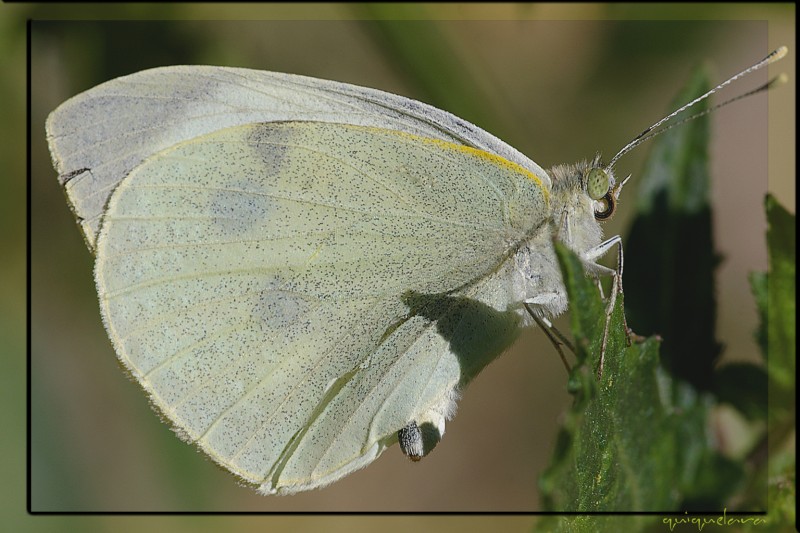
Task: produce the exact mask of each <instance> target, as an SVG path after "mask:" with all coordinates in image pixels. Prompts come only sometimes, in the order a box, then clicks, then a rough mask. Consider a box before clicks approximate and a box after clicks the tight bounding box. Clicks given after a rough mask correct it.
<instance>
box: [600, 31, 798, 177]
mask: <svg viewBox="0 0 800 533" xmlns="http://www.w3.org/2000/svg"><path fill="white" fill-rule="evenodd" d="M787 52H788V49H787V48H786V47H785V46H781V47H780V48H778V49H777V50H774V51H773V52H772V53H770V54H769V55H768V56H767V57H765V58H764V59H762V60H761V61H759V62H758V63H756V64H754V65H752V66H750V67H748V68H746V69H744V70H743V71H741V72H739V73H738V74H736V75H734V76H732V77H730V78H728V79H727V80H725V81H724V82H722V83H720V84H719V85H717V86H716V87H714V88H713V89H711V90H710V91H708V92H706V93H705V94H703V95H702V96H698V97H697V98H695V99H694V100H692V101H691V102H689V103H688V104H686V105H684V106H682V107H681V108H680V109H677V110H675V111H673V112H672V113H670V114H669V115H667V116H666V117H664V118H662V119H661V120H659V121H658V122H656V123H655V124H653V125H652V126H650V127H649V128H647V129H645V130H644V131H643V132H641V133H640V134H639V135H637V136H636V137H634V138H633V140H632V141H631V142H629V143H628V144H626V145H625V146H624V147H623V148H622V150H620V151H619V152H617V155H615V156H614V157H613V158H611V162H610V163H609V164H608V167H607V168H608V169H611V168H613V167H614V164H615V163H616V162H617V160H618V159H619V158H620V157H622V156H623V155H625V154H627V153H628V152H630V151H631V150H633V149H634V148H636V147H637V146H639V145H640V144H641V143H643V142H645V141H646V140H648V139H652V138H653V137H655V136H656V135H660V134H661V133H664V132H665V131H667V130H669V129H671V128H673V127H674V126H677V125H679V124H683V123H685V122H688V121H690V120H694V119H695V118H698V117H701V116H703V115H706V114H708V113H710V112H711V111H713V110H716V109H719V108H720V107H722V106H725V105H728V104H730V103H733V102H735V101H736V100H740V99H742V98H745V97H747V96H751V95H753V94H756V93H759V92H761V91H765V90H768V89H770V88H772V87H773V86H775V85H776V84H777V83H779V82H782V81H785V79H786V78H785V76H778V77H776V78H773V79H772V80H770V81H769V82H768V83H765V84H764V85H762V86H760V87H758V88H756V89H753V90H752V91H748V92H746V93H744V94H742V95H739V96H737V97H734V98H731V99H730V100H727V101H725V102H723V103H721V104H719V105H716V106H714V107H712V108H710V109H707V110H705V111H703V112H701V113H697V114H696V115H693V116H691V117H689V118H686V119H684V120H682V121H680V122H676V123H675V124H672V125H670V126H668V127H665V128H663V129H661V130H657V131H654V130H656V128H658V127H659V126H661V125H662V124H664V123H665V122H667V121H669V120H671V119H672V118H674V117H675V115H678V114H679V113H681V112H683V111H685V110H686V109H688V108H690V107H692V106H693V105H695V104H696V103H698V102H700V101H702V100H705V99H706V98H708V97H709V96H711V95H712V94H714V93H716V92H717V91H719V90H720V89H722V88H723V87H725V86H727V85H730V84H731V83H733V82H734V81H736V80H738V79H739V78H742V77H744V76H746V75H748V74H750V73H751V72H754V71H756V70H758V69H760V68H761V67H764V66H766V65H769V64H770V63H774V62H775V61H778V60H779V59H781V58H783V57H784V56H785V55H786V53H787Z"/></svg>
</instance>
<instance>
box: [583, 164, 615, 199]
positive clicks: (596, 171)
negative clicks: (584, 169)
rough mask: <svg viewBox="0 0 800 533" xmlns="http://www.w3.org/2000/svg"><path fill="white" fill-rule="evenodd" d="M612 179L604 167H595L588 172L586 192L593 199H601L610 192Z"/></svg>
mask: <svg viewBox="0 0 800 533" xmlns="http://www.w3.org/2000/svg"><path fill="white" fill-rule="evenodd" d="M610 186H611V180H609V179H608V174H606V171H605V170H603V169H602V168H593V169H592V170H590V171H589V173H588V174H586V194H588V195H589V197H590V198H591V199H592V200H599V199H601V198H602V197H604V196H605V195H606V193H608V189H609V187H610Z"/></svg>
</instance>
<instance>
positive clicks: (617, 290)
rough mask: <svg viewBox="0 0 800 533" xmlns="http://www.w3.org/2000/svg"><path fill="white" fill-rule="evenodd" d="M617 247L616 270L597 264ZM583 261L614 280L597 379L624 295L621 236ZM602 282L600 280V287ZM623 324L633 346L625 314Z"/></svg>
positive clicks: (605, 244)
mask: <svg viewBox="0 0 800 533" xmlns="http://www.w3.org/2000/svg"><path fill="white" fill-rule="evenodd" d="M615 245H616V246H617V267H616V268H615V269H611V268H608V267H605V266H603V265H599V264H597V263H596V262H595V261H596V260H597V259H599V258H600V257H602V256H603V255H605V254H606V253H607V252H608V251H609V250H610V249H611V248H612V247H613V246H615ZM582 259H583V260H584V261H586V262H587V263H588V264H589V265H591V267H592V269H593V270H595V271H596V272H597V273H598V274H606V275H610V276H611V278H612V282H611V283H612V284H611V294H610V295H609V297H608V303H607V305H606V311H605V314H606V321H605V325H604V327H603V341H602V343H601V345H600V365H599V367H598V370H597V377H598V378H600V377H601V376H602V375H603V364H604V362H605V355H606V346H607V345H608V330H609V327H610V326H611V314H612V313H613V311H614V305H616V303H617V295H618V294H622V268H623V264H624V261H623V254H622V238H621V237H620V236H619V235H615V236H614V237H611V238H610V239H608V240H606V241H604V242H602V243H600V244H598V245H597V246H595V247H594V248H592V249H590V250H589V251H587V252H586V253H585V254H583V257H582ZM599 285H600V282H599V280H598V286H599ZM600 294H601V295H602V287H600ZM622 320H623V323H624V324H625V337H626V341H627V343H628V346H630V344H631V338H630V329H629V328H628V323H627V320H626V319H625V314H624V313H623V315H622Z"/></svg>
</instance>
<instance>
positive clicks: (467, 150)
mask: <svg viewBox="0 0 800 533" xmlns="http://www.w3.org/2000/svg"><path fill="white" fill-rule="evenodd" d="M362 127H363V128H364V129H368V130H369V129H371V130H375V131H380V132H388V133H392V134H394V135H397V136H399V137H406V138H409V139H411V140H414V141H420V142H423V143H425V144H433V145H435V146H438V147H439V148H444V149H449V150H455V151H457V152H461V153H464V154H467V155H472V156H475V157H479V158H481V159H483V160H485V161H488V162H489V163H492V164H495V165H497V166H500V167H505V168H506V169H508V170H510V171H511V172H516V173H519V174H522V175H523V176H525V177H526V178H528V179H529V180H532V181H533V182H535V183H536V184H537V185H538V186H539V187H540V188H541V189H542V191H543V192H544V195H545V198H546V199H547V200H549V199H550V198H549V197H550V194H549V191H548V190H547V188H546V187H545V186H544V184H543V183H542V180H541V179H540V178H539V176H537V175H536V174H534V173H533V172H531V171H530V170H528V169H527V168H525V167H523V166H520V165H518V164H517V163H514V162H512V161H509V160H508V159H505V158H504V157H500V156H499V155H496V154H492V153H490V152H486V151H484V150H479V149H477V148H472V147H471V146H464V145H463V144H455V143H451V142H448V141H442V140H441V139H433V138H431V137H422V136H420V135H414V134H413V133H408V132H405V131H398V130H390V129H387V128H378V127H374V126H362Z"/></svg>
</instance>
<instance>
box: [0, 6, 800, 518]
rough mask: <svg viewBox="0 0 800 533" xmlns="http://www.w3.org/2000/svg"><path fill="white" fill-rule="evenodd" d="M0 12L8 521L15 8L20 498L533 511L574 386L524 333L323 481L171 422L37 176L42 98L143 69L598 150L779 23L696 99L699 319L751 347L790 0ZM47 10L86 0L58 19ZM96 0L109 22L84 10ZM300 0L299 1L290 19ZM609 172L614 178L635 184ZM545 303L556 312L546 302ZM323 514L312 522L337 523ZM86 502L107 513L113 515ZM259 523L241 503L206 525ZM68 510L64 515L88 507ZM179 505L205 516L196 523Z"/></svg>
mask: <svg viewBox="0 0 800 533" xmlns="http://www.w3.org/2000/svg"><path fill="white" fill-rule="evenodd" d="M0 13H1V14H2V15H1V17H2V18H0V36H2V37H0V46H2V48H1V49H0V51H1V52H3V57H4V72H5V73H6V74H5V76H4V79H3V82H2V87H0V91H2V92H0V96H2V101H3V102H4V105H3V106H2V113H3V118H4V119H5V120H3V122H2V124H3V129H4V131H3V135H2V137H3V139H4V142H3V143H0V144H2V152H0V153H2V154H3V161H4V162H6V163H5V165H6V169H7V171H8V170H10V172H8V173H9V174H10V176H9V178H8V179H5V180H2V187H4V189H3V190H2V191H0V198H2V199H3V200H4V207H3V209H2V210H0V212H2V215H1V216H2V217H3V218H2V222H3V224H4V225H3V227H5V228H10V229H11V231H7V232H5V234H4V235H5V238H6V239H7V241H8V242H7V243H6V246H5V249H6V253H5V254H4V260H3V261H2V267H3V269H4V270H5V272H4V274H5V275H4V277H3V279H4V280H6V281H5V283H4V284H3V286H2V290H0V298H1V300H0V305H2V312H3V317H4V320H3V321H2V325H0V346H2V349H3V350H4V351H7V352H8V353H7V356H6V357H3V361H5V362H6V364H7V365H8V368H7V369H6V370H5V371H3V372H2V373H1V374H2V376H3V377H2V380H3V382H2V390H3V391H4V395H5V396H4V400H5V401H4V402H3V408H2V413H3V415H4V420H5V419H7V421H6V423H5V427H6V428H7V429H6V431H5V433H6V435H10V434H13V435H14V436H15V437H14V438H13V439H8V438H5V439H2V444H0V445H1V446H3V447H4V449H3V452H4V453H3V454H2V456H3V458H4V459H3V460H4V470H3V471H5V472H10V473H13V476H12V478H11V479H13V480H14V481H16V482H15V483H7V484H5V487H6V488H5V489H4V492H5V493H4V494H0V500H2V501H3V502H4V503H3V504H0V505H3V506H9V509H12V508H13V509H14V513H15V515H16V516H17V518H18V519H22V509H23V506H24V501H23V494H24V491H23V479H24V455H23V451H24V445H25V439H24V438H23V436H24V430H25V410H24V402H23V397H24V394H25V381H24V375H25V359H24V353H25V350H24V346H25V344H24V334H23V332H24V331H25V319H24V318H23V317H24V314H23V309H24V302H25V293H24V286H25V285H24V282H23V277H24V272H25V255H24V254H25V245H24V233H23V228H24V227H25V226H24V222H23V220H24V217H25V215H26V208H25V205H26V204H25V185H24V184H25V181H24V180H23V179H22V178H21V176H23V168H24V166H23V165H24V157H23V153H24V145H23V136H22V131H23V125H24V120H25V117H24V101H25V100H24V94H25V92H24V91H25V78H24V75H25V37H26V27H25V19H26V18H31V19H33V21H32V22H30V25H29V31H28V35H29V36H30V48H29V50H30V86H29V87H30V140H29V142H30V153H31V160H30V175H29V182H28V183H29V187H30V189H29V192H30V195H29V198H30V204H29V206H30V211H29V215H30V223H29V230H30V247H29V251H30V263H29V268H30V308H29V311H30V319H29V325H30V348H29V356H30V359H29V361H30V374H29V375H30V426H29V427H30V439H29V445H30V462H31V476H30V478H29V483H30V497H31V500H30V505H31V510H33V511H55V512H69V511H85V512H93V511H264V512H271V511H300V512H306V511H398V512H403V511H455V512H459V511H461V512H475V511H536V510H538V509H539V505H540V503H539V497H538V492H537V487H536V480H537V476H538V475H539V473H540V472H541V470H542V469H543V468H544V467H545V466H546V465H547V464H548V462H549V460H550V456H551V454H552V447H553V441H554V438H555V435H556V428H557V424H558V422H559V416H560V415H561V413H562V412H563V411H564V409H565V407H566V406H567V405H568V404H569V402H570V397H569V395H568V394H567V393H566V391H565V385H566V379H565V378H566V375H565V373H564V370H563V368H562V366H561V363H560V361H559V360H558V357H557V355H556V354H555V353H554V351H553V349H552V348H551V347H550V345H549V344H548V343H547V341H546V340H545V339H544V335H542V334H541V333H540V332H537V331H527V332H525V333H524V334H523V335H522V337H521V339H520V342H518V343H517V345H516V346H515V347H514V348H513V349H512V350H511V351H510V352H509V353H507V354H505V355H504V356H502V357H501V358H499V359H498V360H497V361H496V362H494V363H493V364H492V365H490V366H489V367H488V368H487V369H486V370H485V371H484V372H483V373H482V374H481V376H480V377H478V378H477V379H476V380H475V382H473V384H472V385H471V386H470V387H469V389H468V390H467V391H466V393H465V394H464V397H463V399H462V400H461V402H460V403H459V412H458V413H457V415H456V417H455V419H454V420H453V421H451V422H450V423H449V425H448V429H447V435H446V436H445V438H444V440H443V441H442V443H441V444H440V445H439V447H438V448H437V450H436V451H435V452H434V453H433V454H431V455H430V456H429V457H426V458H425V460H424V461H422V462H420V463H418V464H412V463H410V462H409V461H408V460H407V459H406V458H405V457H404V456H403V455H402V453H401V452H400V451H399V449H397V448H396V447H395V448H391V449H389V450H387V451H386V453H384V455H383V456H381V457H380V458H379V459H378V460H377V461H376V462H375V463H373V464H372V465H370V466H369V467H367V468H366V469H364V470H361V471H359V472H357V473H355V474H352V475H350V476H348V477H346V478H345V479H343V480H341V481H339V482H337V483H335V484H334V485H331V486H329V487H327V488H325V489H322V490H317V491H312V492H309V493H305V494H299V495H296V496H290V497H262V496H258V495H257V494H256V493H255V492H254V491H253V490H251V489H249V488H244V487H240V486H238V485H237V484H236V482H235V480H234V479H233V477H232V476H230V475H229V474H227V473H226V472H224V471H222V470H221V469H220V468H218V467H216V466H215V465H213V464H212V463H211V462H210V461H208V460H206V459H205V458H204V457H203V456H202V455H201V454H200V453H198V452H197V451H196V450H195V449H194V448H192V447H191V446H189V445H186V444H184V443H183V442H181V441H180V440H179V439H177V438H176V437H175V435H174V434H173V433H172V432H171V430H170V429H169V428H168V427H167V426H166V425H165V424H163V423H162V422H161V421H160V420H159V419H158V417H157V416H156V415H155V414H154V412H153V411H152V410H151V409H150V407H149V406H148V404H147V400H146V398H145V396H144V395H143V394H142V393H141V392H140V391H139V390H138V388H137V386H136V385H134V384H133V383H132V382H131V381H130V380H128V379H127V378H126V377H125V375H124V373H123V372H122V371H121V369H120V368H119V366H118V364H117V361H116V357H115V356H114V352H113V350H112V348H111V345H110V343H109V341H108V340H107V337H106V334H105V331H104V330H103V326H102V324H101V321H100V316H99V311H98V307H97V300H96V295H95V292H94V285H93V280H92V258H91V257H90V255H89V253H88V252H87V250H86V248H85V246H84V243H83V241H82V238H81V236H80V234H79V231H78V228H77V227H76V225H75V223H74V220H73V219H72V215H71V213H70V211H69V209H68V207H67V204H66V202H65V200H64V196H63V194H62V192H61V190H60V188H59V186H58V183H57V181H56V174H55V172H54V171H53V169H52V166H51V164H50V157H49V154H48V151H47V146H46V142H45V137H44V121H45V118H46V116H47V114H48V113H49V112H50V111H52V110H53V109H54V108H55V107H57V106H58V105H59V104H60V103H61V102H63V101H64V100H66V99H67V98H69V97H71V96H74V95H75V94H77V93H79V92H81V91H83V90H86V89H89V88H91V87H93V86H94V85H96V84H98V83H101V82H103V81H107V80H109V79H111V78H113V77H116V76H120V75H124V74H128V73H132V72H135V71H137V70H141V69H145V68H150V67H155V66H160V65H172V64H214V65H227V66H240V67H249V68H256V69H264V70H275V71H282V72H291V73H297V74H304V75H309V76H314V77H319V78H328V79H334V80H338V81H344V82H349V83H354V84H359V85H365V86H369V87H374V88H378V89H383V90H386V91H389V92H394V93H398V94H402V95H405V96H409V97H412V98H416V99H419V100H422V101H425V102H428V103H430V104H433V105H436V106H438V107H441V108H443V109H446V110H448V111H451V112H453V113H455V114H457V115H459V116H461V117H463V118H465V119H467V120H470V121H472V122H474V123H476V124H477V125H479V126H481V127H483V128H484V129H486V130H488V131H489V132H491V133H493V134H495V135H497V136H498V137H500V138H502V139H503V140H505V141H506V142H508V143H509V144H511V145H512V146H514V147H516V148H517V149H519V150H520V151H521V152H523V153H525V154H527V155H528V156H529V157H531V158H532V159H534V160H535V161H536V162H537V163H539V164H540V165H541V166H543V167H545V168H548V167H550V166H552V165H553V164H557V163H563V162H573V161H575V160H578V159H583V158H589V157H591V156H593V155H594V153H595V152H596V151H598V150H599V151H601V152H602V153H604V154H606V155H607V156H609V157H610V156H611V155H613V153H615V152H616V151H617V150H618V149H619V148H620V147H621V146H623V145H624V144H625V143H626V142H628V141H629V140H630V139H631V138H632V137H633V136H634V135H636V134H637V133H638V132H639V131H641V130H642V129H644V128H645V127H646V126H648V125H649V124H651V123H652V122H654V121H655V120H656V119H658V118H660V117H661V116H663V115H664V114H665V113H666V112H667V111H669V110H668V109H666V106H667V104H668V102H669V101H670V100H671V98H672V97H673V96H674V94H675V93H677V91H678V90H679V89H680V88H681V87H682V86H683V84H684V83H685V81H686V80H687V78H688V76H689V73H690V71H691V69H692V68H693V67H694V66H696V65H697V64H698V63H699V62H702V61H707V62H708V63H709V64H710V65H712V67H713V69H714V72H716V73H717V76H716V78H719V79H720V81H721V80H722V79H723V77H727V76H729V75H730V74H733V73H734V72H736V71H738V70H740V69H741V68H743V67H745V66H747V65H749V64H750V63H752V62H754V61H756V60H757V59H760V58H761V57H763V56H764V55H766V53H767V52H768V51H769V50H771V49H772V48H775V47H777V46H778V45H780V44H786V45H788V46H789V47H790V56H789V59H787V60H784V61H783V62H781V63H779V64H777V65H776V66H775V67H773V69H772V72H774V73H777V72H787V73H788V74H789V84H788V87H781V88H780V89H778V90H775V91H772V93H771V94H770V95H769V96H768V97H766V96H763V95H762V96H759V97H755V98H751V99H748V100H746V101H745V102H742V103H738V104H735V105H734V106H731V107H730V108H727V109H725V110H723V111H721V112H719V113H716V114H715V115H714V118H713V119H712V128H713V130H712V138H713V142H712V153H711V160H712V175H713V185H712V186H713V196H712V205H713V208H714V209H715V212H714V216H715V220H714V223H715V239H716V243H717V250H718V252H719V253H721V254H722V255H723V256H724V262H723V263H722V264H721V266H720V268H719V270H718V303H719V319H718V320H719V327H718V330H719V335H718V337H719V339H720V340H721V341H722V342H723V343H725V345H726V351H725V353H724V355H723V360H757V355H756V354H757V349H756V347H755V343H754V342H753V340H752V332H753V331H754V329H755V327H756V314H755V307H754V304H753V302H752V297H751V296H750V291H749V286H748V284H747V281H746V273H747V272H749V271H751V270H765V269H766V266H767V265H766V251H765V243H764V232H765V230H766V224H765V219H764V214H763V207H762V206H763V196H764V193H765V192H766V191H767V190H768V188H769V190H771V191H773V192H774V193H775V194H776V195H777V196H778V199H779V201H780V202H781V203H783V204H784V205H786V206H787V207H788V208H789V209H790V210H791V211H795V205H794V196H795V189H794V187H795V166H794V165H795V158H794V154H795V125H794V116H795V108H794V106H795V100H794V96H795V86H794V80H795V72H794V65H795V59H794V58H795V54H796V47H795V46H794V45H795V25H794V7H793V6H790V5H784V6H781V5H764V6H762V5H749V4H736V5H706V6H703V5H699V6H693V5H678V6H670V5H663V6H659V7H657V8H653V7H650V6H636V5H625V6H610V5H502V4H500V5H496V4H492V5H481V4H469V5H462V4H453V5H447V6H437V5H425V6H414V5H405V6H381V5H365V6H362V5H358V6H351V5H347V4H338V5H318V6H312V5H306V6H294V7H293V6H282V5H266V6H257V5H248V6H242V5H238V6H237V5H226V6H215V5H213V4H207V5H192V4H172V5H162V6H150V5H144V4H142V5H136V6H123V7H115V8H114V9H113V10H107V11H102V10H100V8H98V7H93V8H91V9H89V8H86V10H84V11H82V10H81V8H73V7H70V8H67V7H64V8H63V9H59V8H58V7H54V6H47V7H45V6H35V5H28V6H8V5H3V6H1V7H0ZM63 17H69V18H73V19H78V18H80V19H83V21H81V22H72V21H61V20H58V19H60V18H63ZM220 17H224V18H226V19H228V20H219V18H220ZM93 18H102V19H105V20H103V21H97V22H92V21H89V19H93ZM110 18H113V19H128V20H119V21H110V20H109V19H110ZM309 18H314V19H316V20H303V19H309ZM43 19H48V20H47V21H44V20H43ZM130 19H141V20H139V21H136V22H132V21H130ZM156 19H157V20H156ZM201 19H210V20H201ZM277 19H295V20H277ZM402 19H406V20H402ZM489 19H493V20H489ZM674 19H689V20H674ZM702 19H706V20H702ZM736 19H738V20H736ZM766 79H767V78H766V74H765V73H764V74H763V75H762V74H759V75H756V76H754V77H753V79H751V80H748V81H747V82H745V83H743V84H742V86H741V88H738V89H734V90H733V91H731V92H726V93H725V94H726V95H734V94H739V93H740V92H741V91H742V90H743V89H744V88H746V87H753V86H755V85H757V84H758V82H759V81H764V80H766ZM723 98H724V96H723ZM717 101H720V100H717ZM646 153H647V148H646V147H643V148H640V149H638V150H636V151H634V152H633V153H632V154H630V155H629V156H626V157H625V158H623V159H622V160H621V161H620V162H619V164H618V165H617V173H618V174H623V175H625V174H627V173H629V172H630V173H633V174H634V179H633V180H632V184H633V185H634V186H635V183H636V181H635V176H636V174H637V172H639V170H640V168H641V162H642V160H643V158H644V157H645V156H646ZM743 176H744V177H747V179H743V178H742V177H743ZM767 176H769V178H767ZM625 192H626V193H627V198H632V193H633V191H632V190H629V189H628V188H626V190H625ZM625 199H626V196H625V195H623V198H622V202H621V205H620V214H619V215H618V216H617V217H615V219H614V220H613V221H611V222H610V223H608V224H607V225H606V231H607V234H615V233H621V234H623V235H624V234H625V228H626V222H627V220H628V216H627V215H629V214H632V213H630V211H632V210H630V209H626V204H625ZM631 204H632V201H631ZM629 205H630V204H629ZM687 260H689V261H690V260H691V258H687ZM560 324H562V325H563V326H565V327H564V328H563V329H567V328H566V322H564V321H561V322H560ZM630 385H631V386H636V384H630ZM9 428H10V429H11V431H9ZM4 514H5V513H4ZM276 520H279V521H277V522H272V521H269V522H264V523H263V524H264V525H266V526H275V527H281V525H284V527H288V526H289V525H291V526H292V527H293V528H300V527H303V526H307V527H312V526H311V525H310V524H311V523H310V522H302V523H301V522H300V519H299V518H289V517H283V518H280V519H276ZM343 520H344V521H343V522H336V521H334V522H326V527H328V528H330V527H332V526H333V527H334V528H335V527H336V526H335V524H340V525H341V526H342V528H343V529H344V528H345V527H347V528H348V530H349V529H351V526H349V525H346V524H349V521H347V520H346V519H344V518H343ZM504 520H506V521H505V522H501V523H500V524H505V526H504V527H503V529H508V530H524V529H526V528H527V527H528V525H529V524H530V523H531V520H529V519H526V518H523V517H516V518H507V519H504ZM15 522H16V521H15ZM91 523H92V524H93V527H96V528H97V529H111V528H112V527H113V528H114V529H115V530H119V528H118V525H117V523H116V522H114V521H113V520H112V519H110V518H105V519H104V518H98V519H97V520H96V521H95V520H91ZM258 523H260V522H258V521H257V520H249V519H244V518H238V519H236V521H235V522H233V523H226V527H228V528H233V527H237V524H238V525H240V526H241V527H246V526H248V525H255V524H258ZM19 524H20V526H23V525H24V527H25V528H26V529H28V530H37V531H38V530H44V529H54V530H55V529H59V530H62V529H63V527H64V526H65V524H64V523H61V522H60V520H59V519H57V518H53V519H52V520H51V519H46V518H43V517H37V518H33V519H27V520H24V521H21V522H19ZM67 524H70V525H71V526H72V527H74V528H76V529H81V530H84V529H82V527H83V525H85V524H86V522H83V521H81V522H67ZM82 524H83V525H82ZM362 524H367V522H363V523H362ZM478 524H480V522H469V525H467V524H466V523H460V524H459V522H457V521H454V522H452V523H451V522H447V523H446V524H445V523H444V522H441V519H439V520H437V519H434V518H431V517H417V518H415V519H412V518H408V519H404V520H403V521H397V522H393V523H392V524H391V525H387V524H384V525H382V526H381V528H382V529H384V530H392V529H393V528H394V527H395V526H396V527H397V528H398V529H399V528H400V527H403V528H404V529H407V528H408V527H416V528H426V527H436V528H437V529H438V530H441V529H444V528H445V527H453V528H456V527H458V528H459V529H461V530H464V529H465V528H472V527H476V528H479V527H480V526H479V525H478ZM185 525H186V526H187V528H188V527H191V528H192V529H193V530H197V529H201V528H202V527H203V526H201V525H200V524H199V523H198V522H197V521H193V523H189V522H187V523H185ZM203 525H204V526H207V527H211V524H205V523H204V524H203ZM498 525H499V524H498ZM174 526H175V527H174V529H173V530H178V529H177V528H178V524H174ZM129 527H131V528H133V527H134V526H133V523H132V522H131V523H130V526H129ZM366 527H369V526H366Z"/></svg>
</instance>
